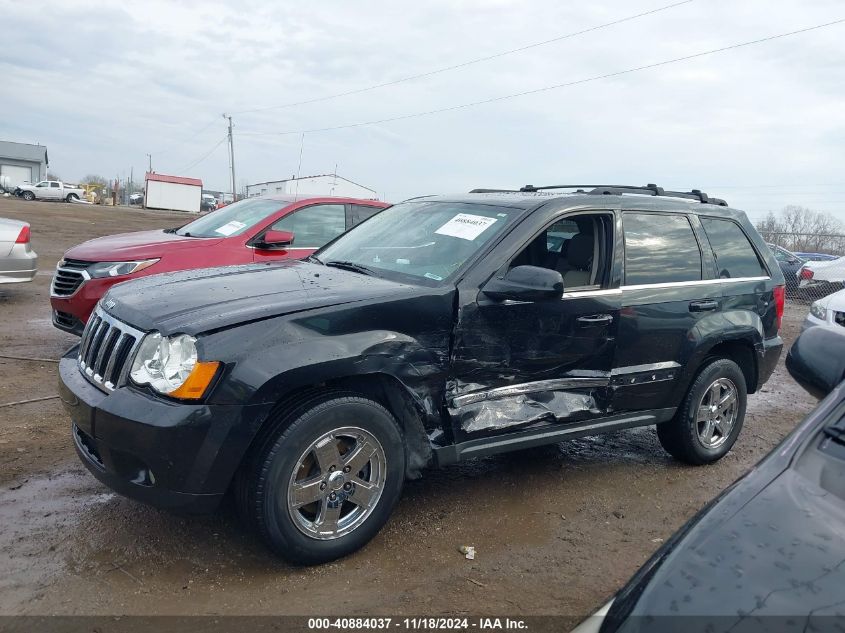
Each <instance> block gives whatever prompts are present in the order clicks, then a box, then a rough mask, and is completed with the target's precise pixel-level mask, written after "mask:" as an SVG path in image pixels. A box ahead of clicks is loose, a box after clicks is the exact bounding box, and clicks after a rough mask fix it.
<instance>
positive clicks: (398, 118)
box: [239, 18, 845, 136]
mask: <svg viewBox="0 0 845 633" xmlns="http://www.w3.org/2000/svg"><path fill="white" fill-rule="evenodd" d="M843 22H845V18H841V19H839V20H834V21H833V22H825V23H824V24H817V25H815V26H810V27H807V28H803V29H798V30H795V31H789V32H787V33H779V34H777V35H770V36H768V37H763V38H760V39H756V40H750V41H748V42H740V43H739V44H731V45H730V46H722V47H721V48H714V49H711V50H708V51H702V52H700V53H693V54H692V55H685V56H683V57H675V58H674V59H667V60H664V61H660V62H655V63H653V64H646V65H644V66H637V67H635V68H627V69H625V70H618V71H616V72H612V73H606V74H604V75H596V76H594V77H587V78H586V79H577V80H575V81H569V82H566V83H562V84H555V85H552V86H545V87H543V88H535V89H534V90H525V91H523V92H516V93H513V94H509V95H503V96H501V97H492V98H490V99H483V100H481V101H473V102H470V103H462V104H459V105H454V106H449V107H446V108H438V109H436V110H428V111H425V112H415V113H413V114H404V115H401V116H396V117H389V118H385V119H377V120H373V121H362V122H360V123H349V124H346V125H335V126H331V127H323V128H313V129H310V130H292V131H289V132H248V131H247V132H240V133H239V134H240V135H242V136H288V135H291V134H311V133H314V132H331V131H334V130H345V129H349V128H354V127H363V126H366V125H378V124H381V123H392V122H394V121H404V120H405V119H413V118H416V117H422V116H429V115H432V114H440V113H443V112H451V111H454V110H461V109H463V108H471V107H475V106H479V105H485V104H488V103H496V102H498V101H505V100H507V99H515V98H516V97H524V96H527V95H533V94H538V93H541V92H548V91H550V90H557V89H559V88H569V87H571V86H577V85H580V84H586V83H590V82H593V81H599V80H601V79H610V78H611V77H619V76H621V75H628V74H631V73H636V72H640V71H643V70H649V69H651V68H658V67H660V66H668V65H669V64H676V63H678V62H683V61H688V60H690V59H696V58H699V57H705V56H707V55H714V54H716V53H723V52H725V51H730V50H735V49H737V48H743V47H745V46H753V45H755V44H762V43H764V42H771V41H772V40H777V39H781V38H784V37H789V36H791V35H798V34H800V33H807V32H809V31H815V30H818V29H823V28H825V27H828V26H833V25H835V24H841V23H843Z"/></svg>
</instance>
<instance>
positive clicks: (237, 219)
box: [176, 198, 288, 237]
mask: <svg viewBox="0 0 845 633" xmlns="http://www.w3.org/2000/svg"><path fill="white" fill-rule="evenodd" d="M287 204H288V203H287V202H284V201H282V200H267V199H259V198H252V199H247V200H241V201H240V202H235V203H234V204H230V205H229V206H228V207H223V208H222V209H218V210H217V211H212V212H211V213H209V214H208V215H204V216H202V217H201V218H197V219H196V220H194V221H193V222H191V223H190V224H186V225H185V226H183V227H182V228H181V229H179V230H178V231H176V234H177V235H183V236H187V237H231V236H233V235H240V234H241V233H243V232H244V231H246V230H247V229H249V228H251V227H253V226H255V225H256V224H258V223H259V222H261V221H262V220H265V219H266V218H268V217H269V216H271V215H273V214H274V213H275V212H276V211H278V210H279V209H281V208H283V207H284V206H286V205H287Z"/></svg>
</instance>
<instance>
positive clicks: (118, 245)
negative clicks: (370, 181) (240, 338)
mask: <svg viewBox="0 0 845 633" xmlns="http://www.w3.org/2000/svg"><path fill="white" fill-rule="evenodd" d="M387 206H389V205H388V204H387V203H384V202H378V201H376V200H356V199H353V198H329V197H325V198H306V199H299V200H297V199H296V198H294V197H293V196H266V197H261V198H247V199H246V200H241V201H240V202H236V203H234V204H230V205H228V206H226V207H223V208H222V209H218V210H217V211H213V212H211V213H209V214H207V215H204V216H201V217H199V218H197V219H196V220H194V221H193V222H189V223H188V224H186V225H184V226H182V227H179V228H176V229H159V230H155V231H138V232H136V233H122V234H120V235H110V236H107V237H100V238H97V239H93V240H90V241H88V242H84V243H82V244H79V245H78V246H74V247H73V248H71V249H70V250H69V251H67V252H66V253H65V255H64V258H63V259H62V260H61V261H60V262H59V263H58V265H57V266H56V274H55V276H54V277H53V284H52V286H51V288H50V303H51V304H52V306H53V325H55V326H56V327H57V328H59V329H60V330H65V331H66V332H71V333H73V334H77V335H80V334H82V329H83V328H84V327H85V323H86V322H87V321H88V316H89V315H90V314H91V312H92V311H93V309H94V307H95V306H96V305H97V302H98V301H99V300H100V298H101V297H102V296H103V295H104V294H106V291H107V290H108V289H109V288H111V287H112V286H113V285H115V284H118V283H120V282H122V281H128V280H129V279H135V278H137V277H143V276H146V275H155V274H157V273H166V272H172V271H176V270H189V269H193V268H209V267H212V266H229V265H232V264H249V263H253V262H267V261H273V260H279V259H300V258H302V257H306V256H308V255H310V254H311V253H313V252H314V251H315V250H317V249H318V248H320V247H321V246H323V245H324V244H326V243H328V242H329V241H331V240H333V239H334V238H335V237H337V236H338V235H340V234H341V233H343V232H345V231H347V230H348V229H350V228H352V227H353V226H355V225H356V224H358V223H360V222H362V221H363V220H365V219H367V218H368V217H370V216H371V215H374V214H376V213H378V212H379V211H381V210H382V209H383V208H385V207H387ZM294 238H295V239H296V245H295V246H294Z"/></svg>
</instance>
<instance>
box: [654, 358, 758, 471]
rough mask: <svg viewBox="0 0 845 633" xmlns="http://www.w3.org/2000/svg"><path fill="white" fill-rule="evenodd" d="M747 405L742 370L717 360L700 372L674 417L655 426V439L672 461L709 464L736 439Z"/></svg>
mask: <svg viewBox="0 0 845 633" xmlns="http://www.w3.org/2000/svg"><path fill="white" fill-rule="evenodd" d="M747 401H748V394H747V391H746V384H745V375H744V374H743V373H742V370H741V369H740V368H739V366H738V365H737V364H736V363H735V362H733V361H732V360H729V359H727V358H720V359H716V360H714V361H712V362H710V363H709V364H707V365H706V366H705V367H704V368H703V369H701V371H699V373H698V376H696V378H695V380H694V381H693V383H692V384H691V385H690V388H689V390H688V391H687V395H686V397H685V398H684V400H683V402H682V403H681V406H680V407H679V408H678V411H677V412H676V413H675V417H674V418H673V419H672V420H670V421H669V422H664V423H663V424H658V425H657V437H658V439H659V440H660V443H661V444H662V445H663V448H664V449H666V451H667V452H668V453H669V454H670V455H672V456H673V457H674V458H675V459H678V460H680V461H682V462H685V463H687V464H693V465H700V464H711V463H713V462H715V461H718V460H720V459H721V458H722V457H724V456H725V455H726V454H727V453H728V451H730V450H731V448H732V447H733V445H734V443H735V442H736V439H737V437H739V433H740V431H741V430H742V424H743V422H744V420H745V407H746V404H747Z"/></svg>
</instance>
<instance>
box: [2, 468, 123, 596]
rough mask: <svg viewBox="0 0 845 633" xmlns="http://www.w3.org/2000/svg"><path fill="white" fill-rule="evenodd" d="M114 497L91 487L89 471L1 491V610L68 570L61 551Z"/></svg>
mask: <svg viewBox="0 0 845 633" xmlns="http://www.w3.org/2000/svg"><path fill="white" fill-rule="evenodd" d="M113 497H114V494H112V493H110V492H104V491H103V490H101V489H99V488H98V487H96V486H92V485H91V480H90V479H89V478H88V473H87V471H84V469H82V468H79V469H70V470H65V471H63V472H59V473H56V474H54V475H50V476H47V477H33V478H29V479H25V480H23V481H19V482H16V483H12V484H11V485H8V486H7V487H4V488H3V489H0V525H2V526H3V529H2V530H0V557H2V558H4V559H5V563H4V565H3V566H4V573H3V574H2V575H0V596H2V598H0V609H1V608H2V606H3V603H5V602H6V601H12V602H17V601H19V600H23V599H26V598H27V597H31V596H32V591H33V589H35V590H37V589H38V588H40V587H43V586H45V584H47V583H49V581H50V580H51V579H53V578H54V577H55V576H56V575H57V574H59V573H60V572H62V571H64V570H65V569H66V567H67V566H66V564H65V561H64V560H63V559H62V557H61V555H58V554H57V552H58V551H60V550H61V549H62V547H63V544H64V543H65V538H66V535H67V534H68V533H69V532H72V531H73V529H74V528H75V526H76V525H78V523H79V521H80V519H81V514H80V513H81V512H83V511H88V510H90V509H91V508H94V507H96V506H98V505H101V504H103V503H107V502H108V501H109V500H111V499H112V498H113Z"/></svg>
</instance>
